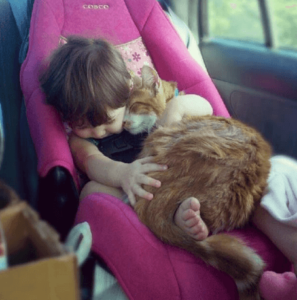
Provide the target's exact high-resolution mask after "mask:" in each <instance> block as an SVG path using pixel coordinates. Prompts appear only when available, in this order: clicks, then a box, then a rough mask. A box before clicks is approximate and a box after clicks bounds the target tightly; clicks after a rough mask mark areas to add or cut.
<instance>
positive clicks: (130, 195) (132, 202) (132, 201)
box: [128, 193, 136, 206]
mask: <svg viewBox="0 0 297 300" xmlns="http://www.w3.org/2000/svg"><path fill="white" fill-rule="evenodd" d="M128 198H129V202H130V204H131V205H132V206H134V205H135V203H136V199H135V196H134V194H133V193H129V195H128Z"/></svg>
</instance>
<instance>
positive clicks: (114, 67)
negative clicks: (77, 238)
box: [40, 37, 212, 205]
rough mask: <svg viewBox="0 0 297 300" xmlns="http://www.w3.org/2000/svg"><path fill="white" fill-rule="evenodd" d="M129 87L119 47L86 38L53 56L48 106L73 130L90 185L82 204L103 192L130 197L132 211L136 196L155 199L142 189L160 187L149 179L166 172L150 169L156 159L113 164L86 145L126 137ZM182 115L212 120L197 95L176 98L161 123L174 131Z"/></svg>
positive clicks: (46, 76) (47, 75)
mask: <svg viewBox="0 0 297 300" xmlns="http://www.w3.org/2000/svg"><path fill="white" fill-rule="evenodd" d="M131 82H132V81H131V76H130V74H129V72H128V71H127V68H126V65H125V63H124V61H123V59H122V57H121V55H120V54H119V52H118V51H117V49H115V47H113V46H112V45H111V44H109V43H108V42H106V41H104V40H101V39H87V38H82V37H69V38H68V41H67V43H66V44H64V45H62V46H60V47H59V48H58V49H57V50H56V51H55V52H54V53H53V54H52V56H51V57H50V61H49V65H48V67H47V68H46V70H45V71H44V73H43V74H42V76H41V77H40V83H41V87H42V89H43V91H44V92H45V95H46V101H47V103H48V104H50V105H52V106H54V107H55V108H56V109H57V110H58V112H59V113H60V114H61V117H62V119H63V121H64V122H66V123H67V124H68V125H69V126H70V128H71V130H72V132H71V134H70V136H69V144H70V148H71V151H72V154H73V157H74V161H75V163H76V165H77V166H78V168H79V169H80V170H81V171H82V172H83V173H85V174H86V175H87V176H88V178H89V179H90V181H89V182H88V183H87V184H86V185H85V186H84V187H83V189H82V191H81V195H80V198H81V199H82V198H84V197H85V196H86V195H88V194H91V193H94V192H104V193H108V194H112V195H114V196H116V197H118V198H121V199H122V198H123V197H124V196H125V195H127V196H128V198H129V201H130V203H131V205H134V204H135V197H134V195H138V196H140V197H144V198H146V199H148V200H151V199H152V198H153V195H152V194H150V193H148V192H146V191H145V190H144V189H143V188H142V187H141V185H142V184H146V185H152V186H155V187H159V186H160V185H161V182H159V181H157V180H155V179H153V178H150V177H149V176H147V175H146V173H148V172H152V171H162V170H166V168H167V167H166V166H164V165H157V164H154V163H151V160H152V157H147V158H144V159H137V160H135V161H133V162H131V163H124V162H120V161H114V160H112V159H111V158H109V157H107V156H105V155H104V154H103V153H101V151H99V149H98V147H97V146H96V145H95V144H93V143H91V142H90V140H88V139H90V138H93V139H105V138H108V137H109V136H111V135H114V134H120V133H121V132H122V130H123V118H124V114H125V106H126V104H127V101H128V97H129V94H130V88H131V86H132V84H131ZM185 103H186V104H187V105H185ZM173 112H174V113H173ZM184 114H191V115H203V114H212V107H211V105H210V104H209V103H208V101H206V100H205V99H204V98H201V97H199V96H196V95H183V96H181V97H178V96H177V97H175V98H174V99H172V100H171V101H170V102H169V105H167V108H166V111H165V113H164V119H163V120H161V121H160V122H161V123H162V124H164V125H170V124H171V123H172V122H174V121H178V120H180V119H181V118H182V116H183V115H184Z"/></svg>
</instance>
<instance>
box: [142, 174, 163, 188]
mask: <svg viewBox="0 0 297 300" xmlns="http://www.w3.org/2000/svg"><path fill="white" fill-rule="evenodd" d="M139 183H140V184H146V185H150V186H154V187H157V188H158V187H160V186H161V181H159V180H156V179H154V178H151V177H149V176H146V175H144V174H142V175H141V176H139Z"/></svg>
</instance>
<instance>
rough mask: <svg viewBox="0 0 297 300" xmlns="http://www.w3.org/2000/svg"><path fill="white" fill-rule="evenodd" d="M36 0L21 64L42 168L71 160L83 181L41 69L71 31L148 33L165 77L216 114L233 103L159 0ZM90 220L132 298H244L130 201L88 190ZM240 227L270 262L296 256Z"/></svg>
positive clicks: (116, 37) (96, 246) (280, 263)
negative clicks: (156, 231)
mask: <svg viewBox="0 0 297 300" xmlns="http://www.w3.org/2000/svg"><path fill="white" fill-rule="evenodd" d="M93 2H94V1H90V2H88V3H86V2H85V1H84V0H51V1H49V0H36V1H35V3H34V7H33V12H32V19H31V27H30V38H29V50H28V54H27V57H26V60H25V61H24V63H23V65H22V68H21V86H22V90H23V94H24V98H25V103H26V109H27V118H28V123H29V127H30V132H31V136H32V139H33V142H34V145H35V149H36V153H37V158H38V173H39V174H40V176H41V177H44V176H46V175H47V174H48V173H49V172H50V171H51V170H52V169H53V168H54V167H56V166H59V167H63V168H65V169H66V170H67V171H68V172H69V173H70V174H71V176H72V177H73V179H74V181H75V182H76V185H77V188H79V181H78V176H77V173H76V168H75V166H74V163H73V160H72V157H71V153H70V149H69V146H68V143H67V138H66V134H65V130H64V126H63V124H62V121H61V119H60V117H59V115H58V113H57V112H56V111H55V110H54V109H53V108H52V107H50V106H48V105H46V104H45V102H44V99H45V97H44V95H43V93H42V91H41V90H40V88H39V82H38V74H39V71H40V67H41V65H42V62H43V61H44V60H45V59H46V58H47V57H48V55H49V54H50V53H51V51H52V50H53V49H55V48H56V47H58V45H59V43H60V42H61V40H63V38H67V36H68V35H73V34H75V35H83V36H87V37H104V38H105V39H107V40H109V41H110V42H112V43H114V44H115V45H120V44H124V43H128V42H131V41H134V40H136V39H138V38H139V37H142V40H143V42H144V44H145V45H146V47H147V50H148V53H149V55H150V57H151V59H152V61H153V63H154V66H155V68H156V70H157V71H158V73H159V75H160V77H161V78H162V79H165V80H174V81H177V82H178V87H179V89H180V90H184V91H185V92H186V93H194V94H198V95H201V96H203V97H205V98H206V99H208V101H209V102H210V103H211V104H212V106H213V108H214V114H215V115H221V116H225V117H228V116H229V114H228V111H227V109H226V107H225V105H224V103H223V101H222V99H221V97H220V95H219V94H218V92H217V90H216V88H215V87H214V85H213V83H212V81H211V78H210V77H209V76H208V75H207V74H206V73H205V72H204V71H203V69H202V68H201V67H200V66H199V65H198V64H197V63H196V61H195V60H194V59H193V58H192V57H191V56H190V54H189V53H188V50H187V48H186V47H185V45H184V44H183V42H182V41H181V39H180V37H179V36H178V34H177V33H176V31H175V30H174V28H173V26H172V24H171V23H170V21H169V20H168V18H167V16H166V15H165V14H164V12H163V10H162V8H161V7H160V5H159V4H158V2H157V1H155V0H142V1H141V4H140V1H138V0H113V1H110V0H107V1H106V2H104V4H102V5H101V4H100V5H99V4H97V2H94V3H93ZM83 221H87V222H88V223H89V224H90V226H91V230H92V235H93V247H92V249H93V251H94V252H96V253H97V254H99V255H100V256H101V257H102V258H103V259H104V260H105V261H106V263H107V264H108V266H109V267H110V269H111V270H112V272H113V273H114V274H115V276H116V277H117V279H118V280H119V282H120V284H121V285H122V287H123V289H124V291H125V292H126V294H127V295H128V297H129V298H130V299H160V300H161V299H162V300H164V299H204V300H205V299H212V300H213V299H221V300H224V299H226V300H227V299H228V300H230V299H237V297H238V296H237V291H236V288H235V285H234V282H233V281H232V280H231V279H230V278H229V277H228V276H227V275H226V274H222V273H220V272H218V271H216V270H215V269H213V268H211V267H209V266H206V265H205V264H204V263H203V262H202V261H200V260H199V259H196V258H194V257H193V256H192V255H190V254H188V253H186V252H184V251H182V250H178V249H176V248H173V247H170V246H167V245H164V244H163V243H161V242H160V241H159V240H157V239H156V238H155V237H154V236H153V235H152V234H151V233H150V232H149V230H148V229H147V228H146V227H145V226H144V225H142V224H141V223H140V222H139V220H138V219H137V216H136V215H135V213H134V212H133V210H132V209H131V208H129V207H128V206H127V205H125V204H123V203H121V201H120V200H118V199H116V198H114V197H111V196H108V195H104V194H92V195H90V196H88V197H86V198H85V199H84V200H83V201H82V202H81V203H80V206H79V208H78V214H77V219H76V222H83ZM232 234H239V235H240V236H242V237H243V238H244V240H246V241H247V243H248V244H249V245H251V246H252V247H253V248H255V249H256V250H257V251H258V253H259V254H260V255H261V256H262V257H263V258H264V259H265V261H266V263H267V268H268V269H269V270H273V271H277V272H283V271H285V270H288V269H289V268H290V264H289V262H288V261H287V260H286V259H285V258H284V256H283V255H282V254H281V253H280V252H279V251H278V250H277V249H276V248H275V247H274V246H273V245H272V243H271V242H270V241H269V240H268V239H267V238H266V237H265V236H264V235H263V234H261V233H260V232H259V231H258V230H257V229H255V228H253V227H250V228H246V229H244V230H241V231H235V232H234V233H232Z"/></svg>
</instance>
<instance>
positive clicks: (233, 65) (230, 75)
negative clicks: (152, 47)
mask: <svg viewBox="0 0 297 300" xmlns="http://www.w3.org/2000/svg"><path fill="white" fill-rule="evenodd" d="M200 49H201V53H202V56H203V59H204V61H205V64H206V67H207V70H208V72H209V74H210V76H211V78H212V79H213V81H214V83H215V85H216V87H217V88H218V90H219V92H220V94H221V96H222V98H223V99H224V101H225V103H226V106H227V108H228V110H229V112H230V114H231V115H232V116H233V117H235V118H238V119H240V120H242V121H243V122H245V123H247V124H250V125H252V126H254V127H256V128H257V129H258V130H259V131H260V132H261V133H262V134H263V135H264V136H265V137H266V139H267V140H268V141H269V142H270V143H271V144H272V146H273V150H274V153H275V154H286V155H290V156H293V157H297V118H296V116H297V67H296V66H297V53H294V52H293V51H292V52H289V51H280V50H272V49H269V48H266V47H265V46H261V45H256V44H251V43H244V42H236V41H229V40H223V39H213V40H210V39H209V40H207V39H206V40H202V41H201V42H200ZM294 66H295V67H294Z"/></svg>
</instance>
